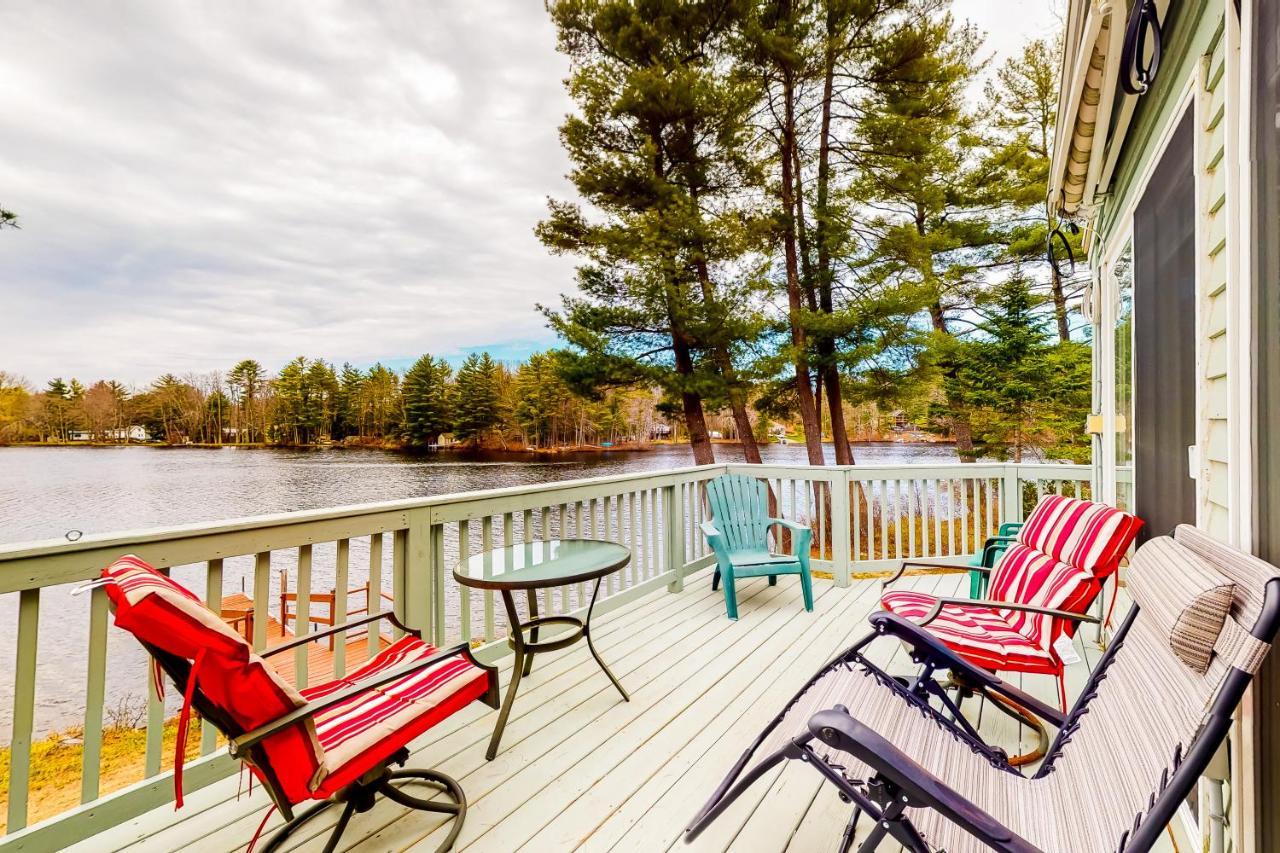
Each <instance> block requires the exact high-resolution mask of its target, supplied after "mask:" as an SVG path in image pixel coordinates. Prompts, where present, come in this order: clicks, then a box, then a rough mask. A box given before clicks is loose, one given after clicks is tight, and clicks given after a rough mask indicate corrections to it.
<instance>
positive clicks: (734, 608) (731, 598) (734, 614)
mask: <svg viewBox="0 0 1280 853" xmlns="http://www.w3.org/2000/svg"><path fill="white" fill-rule="evenodd" d="M723 580H724V605H725V609H727V610H728V611H729V618H730V619H737V618H738V590H737V588H736V587H735V586H734V577H733V573H732V572H729V573H726V574H725V576H724V578H723Z"/></svg>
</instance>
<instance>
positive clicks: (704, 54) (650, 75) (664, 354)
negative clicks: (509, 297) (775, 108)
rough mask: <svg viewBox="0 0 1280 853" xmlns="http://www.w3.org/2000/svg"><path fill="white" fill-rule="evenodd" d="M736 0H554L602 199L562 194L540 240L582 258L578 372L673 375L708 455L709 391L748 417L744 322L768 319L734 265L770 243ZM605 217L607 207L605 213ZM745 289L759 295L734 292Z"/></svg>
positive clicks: (577, 165)
mask: <svg viewBox="0 0 1280 853" xmlns="http://www.w3.org/2000/svg"><path fill="white" fill-rule="evenodd" d="M739 9H740V4H738V3H737V2H734V0H702V2H684V0H654V2H650V3H646V4H641V5H637V4H634V3H631V2H626V0H559V2H553V3H551V4H549V10H550V12H551V16H552V20H553V21H554V22H555V24H556V27H557V31H558V35H559V47H560V50H561V52H563V53H565V54H567V55H568V56H569V57H570V60H571V63H572V65H571V68H572V74H571V77H570V80H569V81H568V88H569V92H570V94H571V95H572V96H573V98H574V100H575V101H576V102H577V105H578V113H577V114H576V115H573V116H570V117H569V118H568V119H567V120H566V121H565V123H564V125H562V127H561V139H562V141H563V143H564V146H565V149H566V151H567V153H568V154H569V158H570V160H571V162H572V163H573V170H572V172H571V173H570V179H571V180H572V181H573V183H574V185H575V186H576V188H577V189H578V192H579V193H580V195H581V196H582V197H583V198H584V199H585V200H586V201H587V202H588V203H589V204H590V205H591V207H592V208H593V211H592V215H591V216H588V215H587V214H586V213H585V212H584V211H583V210H582V209H581V208H580V207H579V206H578V205H576V204H572V203H566V202H556V201H552V202H551V203H550V215H549V217H548V218H547V219H546V220H545V221H544V222H543V223H541V224H540V225H539V227H538V236H539V237H540V238H541V239H542V241H543V242H544V243H545V244H546V245H547V246H548V247H550V248H551V249H552V250H553V251H556V252H564V253H573V254H576V255H578V256H579V257H580V258H582V263H581V265H580V266H579V267H578V290H579V296H578V297H572V298H569V297H567V298H566V299H565V300H564V304H563V306H562V308H561V310H559V311H547V312H546V313H547V314H548V318H549V320H550V322H551V325H552V327H553V328H555V329H556V331H557V332H559V333H560V335H561V336H562V337H563V338H564V339H565V340H566V341H567V342H568V343H569V346H570V352H569V354H568V355H567V356H566V357H565V371H566V377H567V378H570V377H571V379H570V385H571V386H572V387H574V389H575V390H578V391H583V392H588V391H589V392H591V393H596V394H598V393H599V392H600V391H601V390H602V389H605V388H609V387H618V386H625V385H631V386H639V385H658V386H660V387H662V388H663V389H664V390H665V391H666V393H667V394H668V395H669V396H671V397H672V398H674V399H676V400H678V401H679V408H680V411H681V414H682V416H683V418H684V422H685V426H686V428H687V429H688V432H689V440H690V444H691V446H692V449H693V455H694V460H695V461H696V462H698V463H700V464H703V463H708V462H712V461H714V458H715V457H714V453H713V451H712V447H711V441H710V436H709V434H708V430H707V424H706V413H705V411H704V408H705V407H704V402H703V399H704V397H707V396H709V395H717V394H719V395H722V396H725V395H727V396H728V398H729V400H730V402H731V404H732V405H734V407H735V408H736V409H741V411H742V412H743V413H744V415H745V392H744V391H743V390H742V382H743V380H742V378H741V377H740V376H738V375H737V372H736V368H735V365H734V364H733V356H734V353H733V351H732V345H731V342H736V341H740V340H741V339H742V338H743V337H744V336H743V335H741V334H736V333H734V332H733V331H732V329H733V327H734V326H735V325H736V324H738V323H739V322H741V321H742V320H749V319H750V318H751V317H752V313H753V308H754V306H755V302H756V299H755V298H754V297H753V296H751V295H750V289H751V288H752V287H753V286H754V280H753V279H752V278H751V277H741V278H735V277H734V276H733V275H732V274H731V272H730V271H731V270H732V269H733V268H734V267H735V266H736V265H737V264H738V262H739V261H740V259H741V257H742V255H743V254H744V252H746V251H747V250H748V247H749V246H750V245H751V243H752V241H753V240H754V239H757V235H756V234H755V231H756V223H757V222H758V220H759V212H758V211H756V210H755V209H754V207H753V206H752V205H751V204H749V203H748V199H747V198H746V195H745V194H744V193H743V192H742V188H743V187H744V185H745V184H746V183H748V182H746V181H744V179H743V170H744V169H750V168H751V162H750V159H749V158H747V157H745V156H744V154H745V147H746V144H747V140H748V139H749V125H748V118H749V115H750V110H751V109H752V107H753V106H754V94H753V92H752V91H751V90H750V88H748V87H745V86H743V85H742V83H741V82H740V81H739V80H737V79H736V78H735V77H734V75H732V74H730V73H729V69H728V68H727V67H726V64H725V63H723V62H720V61H719V60H720V59H721V58H722V57H723V51H724V47H725V45H726V43H727V41H728V39H729V38H730V37H731V35H732V32H733V27H734V24H735V21H736V20H737V17H738V14H739ZM597 214H601V215H597ZM734 284H742V285H745V286H746V288H747V292H739V293H734V294H731V293H729V292H727V289H728V288H731V287H732V286H733V285H734Z"/></svg>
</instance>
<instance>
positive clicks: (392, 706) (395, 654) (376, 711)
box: [302, 635, 489, 796]
mask: <svg viewBox="0 0 1280 853" xmlns="http://www.w3.org/2000/svg"><path fill="white" fill-rule="evenodd" d="M438 653H439V650H438V649H437V648H436V647H435V646H433V645H431V644H430V643H425V642H423V641H422V640H420V639H418V638H417V637H413V636H410V635H405V636H404V637H401V638H400V639H399V640H397V641H396V642H395V643H393V644H392V645H390V646H388V647H387V648H385V649H383V650H382V651H380V652H378V653H377V654H376V655H374V656H373V657H372V658H370V659H369V660H368V661H366V662H365V663H364V664H362V665H361V666H359V667H357V668H356V669H354V670H352V671H351V672H350V673H348V674H347V675H346V676H344V677H343V678H339V679H334V680H333V681H330V682H326V683H324V684H318V685H316V686H314V687H308V688H304V689H303V691H302V695H303V696H305V697H306V698H307V699H309V700H316V699H322V698H324V697H325V696H328V695H329V694H331V693H334V692H336V691H338V690H342V689H344V688H346V687H350V686H351V685H353V684H356V683H357V682H359V681H361V680H363V679H366V678H369V677H370V676H372V675H375V674H377V673H380V672H383V671H385V670H388V669H393V668H395V667H399V666H402V665H404V664H406V663H410V662H412V661H416V660H422V659H424V658H429V657H431V656H432V655H435V654H438ZM488 686H489V680H488V673H487V672H486V671H485V670H483V669H480V668H479V667H477V666H475V665H474V664H472V663H471V662H470V661H468V660H467V659H466V658H464V657H460V656H456V657H450V658H447V659H445V660H443V661H440V662H439V663H437V664H435V665H434V666H430V667H427V668H426V669H421V670H417V671H415V672H413V673H410V674H409V675H406V676H403V677H402V678H398V679H396V680H395V681H390V682H388V683H386V684H383V685H380V686H378V687H375V688H372V689H370V690H367V691H365V692H363V693H360V694H358V695H356V696H353V697H352V698H351V699H348V700H347V701H345V702H342V703H340V704H338V705H335V706H333V707H332V708H328V709H326V710H324V711H321V712H320V713H319V714H317V715H316V723H315V725H316V734H317V736H318V737H319V739H320V745H321V747H323V756H322V762H323V767H324V774H325V775H324V781H323V783H322V784H321V785H320V787H319V788H318V789H317V790H316V796H325V795H327V794H329V793H332V792H335V791H337V790H339V789H341V788H343V787H345V786H346V785H347V784H349V783H350V782H351V781H352V780H353V779H355V778H356V777H358V776H359V775H360V774H361V773H363V772H364V771H366V770H368V769H369V767H370V766H373V765H375V764H377V763H378V762H380V761H382V760H383V759H385V758H386V757H387V756H389V755H391V754H392V753H393V752H395V751H396V750H397V749H399V748H400V747H402V746H404V745H405V744H406V743H408V742H409V741H411V740H413V739H414V738H415V737H417V736H418V735H420V734H422V733H423V732H425V731H426V730H427V729H429V728H431V727H432V726H434V725H435V724H436V723H438V722H439V721H441V720H443V719H444V718H446V717H448V716H449V715H450V714H452V713H453V712H454V711H456V710H458V709H459V708H462V707H465V706H466V705H467V704H468V703H470V702H471V701H473V700H474V699H477V698H479V697H480V696H483V695H484V693H485V691H486V690H487V689H488Z"/></svg>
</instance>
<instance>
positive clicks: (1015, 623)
mask: <svg viewBox="0 0 1280 853" xmlns="http://www.w3.org/2000/svg"><path fill="white" fill-rule="evenodd" d="M1141 527H1142V521H1141V520H1140V519H1138V518H1136V517H1134V516H1132V515H1130V514H1128V513H1126V512H1122V511H1121V510H1118V509H1115V508H1114V507H1109V506H1107V505H1105V504H1100V503H1095V502H1093V501H1085V500H1078V499H1076V498H1069V497H1063V496H1060V495H1049V496H1047V497H1045V498H1043V499H1041V501H1040V502H1039V503H1038V504H1037V505H1036V508H1035V510H1033V511H1032V513H1031V516H1030V517H1029V518H1028V519H1027V521H1026V524H1024V525H1023V526H1022V529H1021V530H1020V531H1019V532H1018V536H1017V539H1016V541H1015V542H1014V543H1013V544H1012V545H1010V546H1009V549H1008V550H1007V551H1006V552H1005V553H1004V555H1003V556H1002V557H1001V558H1000V561H999V562H998V563H997V564H996V565H995V567H994V568H993V569H990V570H987V569H982V568H978V569H977V571H990V573H991V582H990V585H989V587H988V591H987V595H988V598H986V599H981V600H974V599H970V598H940V597H937V596H933V595H929V594H928V593H922V592H913V591H909V590H891V591H888V592H885V593H884V594H883V595H882V597H881V599H880V603H881V605H882V606H883V607H884V609H885V610H888V611H890V612H891V613H896V614H898V615H899V616H903V617H906V618H907V619H910V620H912V621H914V622H916V623H917V624H919V625H921V626H923V627H927V628H928V630H929V632H930V633H931V634H933V635H934V636H935V637H937V638H938V639H939V640H941V641H942V642H943V643H944V644H946V646H947V647H948V648H950V649H952V650H953V651H955V652H956V653H958V654H959V655H960V656H961V657H963V658H964V659H965V660H967V661H969V662H971V663H975V664H977V665H978V666H980V667H983V668H984V669H988V670H991V671H992V672H1022V673H1044V674H1047V675H1052V676H1054V677H1055V678H1056V679H1057V681H1058V699H1059V706H1060V708H1061V710H1063V711H1065V710H1066V707H1067V693H1066V680H1065V677H1064V673H1065V667H1064V666H1063V662H1062V659H1061V657H1060V656H1059V654H1058V652H1057V650H1056V649H1055V648H1054V644H1055V643H1056V642H1057V641H1058V640H1059V638H1061V637H1067V638H1070V637H1072V636H1074V634H1075V630H1076V627H1077V626H1078V624H1079V623H1080V622H1094V621H1098V620H1095V619H1093V618H1092V617H1087V616H1085V615H1084V614H1085V613H1086V612H1087V611H1088V610H1089V608H1090V607H1091V606H1092V605H1093V603H1094V600H1095V599H1097V597H1098V595H1099V593H1100V592H1101V591H1102V585H1103V584H1104V583H1105V582H1106V580H1107V578H1109V577H1112V576H1113V575H1115V573H1116V570H1117V568H1118V567H1119V565H1120V560H1121V559H1122V558H1123V557H1124V555H1125V554H1126V553H1127V552H1128V550H1129V546H1130V545H1132V544H1133V540H1134V537H1135V536H1137V534H1138V530H1139V528H1141ZM944 565H945V564H940V563H930V562H926V561H920V560H905V561H903V564H902V566H901V568H899V570H898V571H897V573H896V574H894V575H893V576H892V577H891V578H889V579H888V580H887V581H886V582H885V587H886V588H887V587H889V586H890V585H891V584H892V583H893V582H894V581H896V580H897V579H898V578H900V577H902V574H903V573H904V572H905V571H906V570H907V569H908V568H912V567H920V566H932V567H939V566H944ZM950 568H955V567H954V566H950ZM1114 602H1115V597H1114V595H1113V596H1112V603H1113V604H1114ZM998 704H1000V703H998ZM1000 706H1001V707H1002V709H1004V710H1009V708H1008V706H1007V705H1004V704H1001V705H1000ZM1018 716H1019V718H1020V719H1022V718H1023V715H1021V714H1018ZM1024 721H1026V722H1030V721H1029V720H1024ZM1041 731H1042V735H1043V729H1042V730H1041ZM1037 757H1038V756H1037Z"/></svg>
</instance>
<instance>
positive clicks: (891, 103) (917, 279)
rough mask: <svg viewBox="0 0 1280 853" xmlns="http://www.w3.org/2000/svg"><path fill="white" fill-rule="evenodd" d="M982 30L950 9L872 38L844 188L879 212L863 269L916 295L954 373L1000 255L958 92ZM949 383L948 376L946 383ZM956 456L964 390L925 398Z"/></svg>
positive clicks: (941, 358)
mask: <svg viewBox="0 0 1280 853" xmlns="http://www.w3.org/2000/svg"><path fill="white" fill-rule="evenodd" d="M979 45H980V39H979V37H978V34H977V32H976V31H975V30H974V29H973V28H972V27H969V26H957V25H956V24H955V22H954V20H953V19H952V18H951V16H950V15H942V16H936V17H930V18H920V19H918V20H915V21H913V22H912V23H911V24H910V25H909V26H903V27H901V28H899V29H898V30H895V31H894V33H893V34H891V36H889V37H887V38H884V39H882V40H880V41H879V42H878V43H877V45H876V50H877V52H878V60H877V61H878V65H879V68H880V69H881V70H880V71H877V72H875V73H873V74H872V75H871V78H870V82H869V85H868V87H867V91H866V93H865V97H864V98H863V102H862V105H861V110H860V113H861V114H860V117H859V119H858V123H857V124H858V135H859V145H860V149H859V150H857V151H856V152H852V156H853V160H854V162H855V164H856V165H857V167H858V170H859V176H858V179H857V180H856V181H855V182H854V184H853V186H852V188H851V192H852V195H853V197H854V198H856V199H857V200H858V201H859V202H860V203H862V204H864V205H866V206H868V207H873V208H875V209H877V210H879V211H881V214H880V215H879V216H878V217H876V218H875V219H873V220H871V221H870V222H868V223H867V225H868V228H869V231H870V236H872V238H873V239H872V243H871V247H870V249H869V250H868V252H867V255H868V258H867V260H866V261H865V263H864V264H863V267H862V273H863V277H864V281H865V282H866V283H867V284H869V285H870V286H872V287H874V288H877V289H885V290H887V291H889V292H891V293H893V294H896V295H897V296H900V297H906V298H909V299H911V300H913V301H914V302H915V307H916V308H917V309H918V310H919V311H920V312H921V313H922V314H923V315H924V316H925V317H927V322H928V328H929V329H930V330H931V332H932V335H933V339H934V342H933V346H934V348H935V357H934V359H933V363H934V364H935V365H936V366H937V367H938V369H939V370H940V372H941V374H942V375H943V376H944V377H954V373H955V371H956V370H957V369H958V364H957V363H956V362H955V361H954V360H953V359H952V357H951V354H953V353H954V352H955V347H954V346H953V343H954V336H955V335H956V333H957V330H956V329H955V328H954V327H955V326H956V325H957V324H963V315H964V313H965V312H966V311H967V310H969V308H970V306H971V305H972V302H973V298H974V296H975V295H976V294H977V293H978V292H980V290H981V285H982V283H983V282H984V281H985V277H986V275H987V274H988V272H989V269H990V268H991V267H994V266H997V265H998V264H999V263H1000V256H1001V253H1002V251H1003V248H1004V246H1003V242H1002V240H1003V236H1004V234H1003V227H1002V216H1001V210H1000V208H1001V207H1002V206H1003V205H1002V204H998V203H997V202H999V201H1000V200H999V199H996V198H993V193H992V192H991V191H990V189H989V187H988V184H990V183H991V181H992V175H991V174H990V173H989V171H987V169H989V168H990V167H989V165H988V164H987V162H986V160H985V159H984V157H983V155H984V153H985V151H984V147H983V146H984V142H985V140H984V138H983V136H982V134H981V133H980V132H979V127H978V125H977V122H976V119H975V117H974V115H973V114H972V113H971V112H970V111H969V110H968V106H967V103H966V92H967V90H968V87H969V85H970V83H971V82H972V81H973V79H974V76H975V75H976V74H977V72H978V71H979V66H978V65H977V64H976V60H975V56H976V54H977V52H978V47H979ZM945 387H946V388H950V389H954V388H955V387H956V386H955V385H954V383H953V384H951V385H945ZM934 411H935V414H936V415H937V417H938V419H939V425H940V426H941V427H942V428H943V429H945V430H947V431H949V432H950V433H951V434H952V436H953V437H954V438H955V441H956V450H957V451H958V453H959V454H960V458H961V460H962V461H965V462H972V461H974V460H975V459H976V451H975V446H974V440H973V436H972V429H971V425H970V423H969V413H968V411H967V410H966V408H965V406H964V404H963V401H962V400H961V399H959V398H957V397H953V396H949V397H948V398H947V400H946V403H945V405H942V406H937V407H935V409H934Z"/></svg>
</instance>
